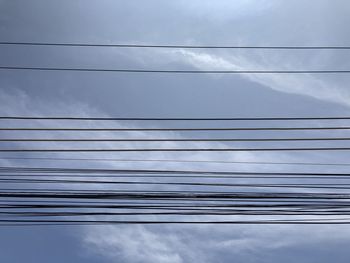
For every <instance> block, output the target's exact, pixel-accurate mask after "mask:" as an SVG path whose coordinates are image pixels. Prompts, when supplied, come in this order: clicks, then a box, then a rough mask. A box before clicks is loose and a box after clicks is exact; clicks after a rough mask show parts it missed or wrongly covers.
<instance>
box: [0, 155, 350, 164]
mask: <svg viewBox="0 0 350 263" xmlns="http://www.w3.org/2000/svg"><path fill="white" fill-rule="evenodd" d="M0 159H2V160H47V161H94V162H95V161H101V162H170V163H222V164H263V165H270V164H273V165H275V164H277V165H312V166H320V165H321V166H322V165H325V166H350V163H316V162H312V163H311V162H254V161H225V160H180V159H178V160H177V159H114V158H60V157H8V156H0Z"/></svg>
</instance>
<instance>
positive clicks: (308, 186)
mask: <svg viewBox="0 0 350 263" xmlns="http://www.w3.org/2000/svg"><path fill="white" fill-rule="evenodd" d="M0 182H2V183H13V184H14V183H20V184H24V183H25V184H33V183H35V184H39V183H40V184H56V183H60V184H73V183H77V184H110V185H122V184H127V185H168V186H170V185H182V186H206V187H249V188H290V189H294V188H297V189H350V187H349V186H350V184H344V183H343V184H331V183H326V184H320V183H318V184H315V183H313V184H311V183H308V184H297V183H294V184H232V183H202V182H153V181H101V180H99V181H96V180H67V179H23V178H22V179H18V178H17V179H12V178H11V179H0Z"/></svg>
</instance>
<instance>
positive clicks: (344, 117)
mask: <svg viewBox="0 0 350 263" xmlns="http://www.w3.org/2000/svg"><path fill="white" fill-rule="evenodd" d="M0 119H3V120H6V119H8V120H79V121H80V120H82V121H84V120H87V121H99V120H101V121H108V120H111V121H121V120H127V121H275V120H276V121H289V120H349V119H350V116H329V117H228V118H221V117H219V118H183V117H180V118H162V117H152V118H149V117H67V116H65V117H57V116H56V117H47V116H45V117H41V116H0Z"/></svg>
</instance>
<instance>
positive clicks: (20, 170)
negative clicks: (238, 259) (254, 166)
mask: <svg viewBox="0 0 350 263" xmlns="http://www.w3.org/2000/svg"><path fill="white" fill-rule="evenodd" d="M4 172H6V173H9V172H15V173H57V174H60V173H84V174H95V173H98V174H102V173H104V174H119V173H122V174H127V173H129V174H194V175H277V176H278V175H285V176H287V175H289V176H298V175H302V176H350V173H319V172H247V171H244V172H242V171H228V172H227V171H195V170H168V169H167V170H158V169H157V170H153V169H90V168H83V169H80V168H42V167H0V173H4Z"/></svg>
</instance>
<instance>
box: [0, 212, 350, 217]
mask: <svg viewBox="0 0 350 263" xmlns="http://www.w3.org/2000/svg"><path fill="white" fill-rule="evenodd" d="M175 215H176V216H195V215H197V216H202V217H204V216H213V215H222V216H234V215H241V216H256V215H259V216H267V215H269V216H283V215H290V216H295V215H296V216H314V215H318V216H330V215H333V216H334V215H349V213H348V212H332V211H321V212H314V211H310V212H303V213H299V212H297V211H281V212H271V211H266V212H265V211H247V212H240V211H237V212H235V211H233V212H231V211H216V210H213V211H204V212H201V211H196V210H194V211H174V212H171V211H167V212H158V211H157V212H64V211H63V212H0V216H11V218H23V217H31V218H40V217H41V218H42V217H51V218H52V217H79V218H80V217H84V216H175Z"/></svg>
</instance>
